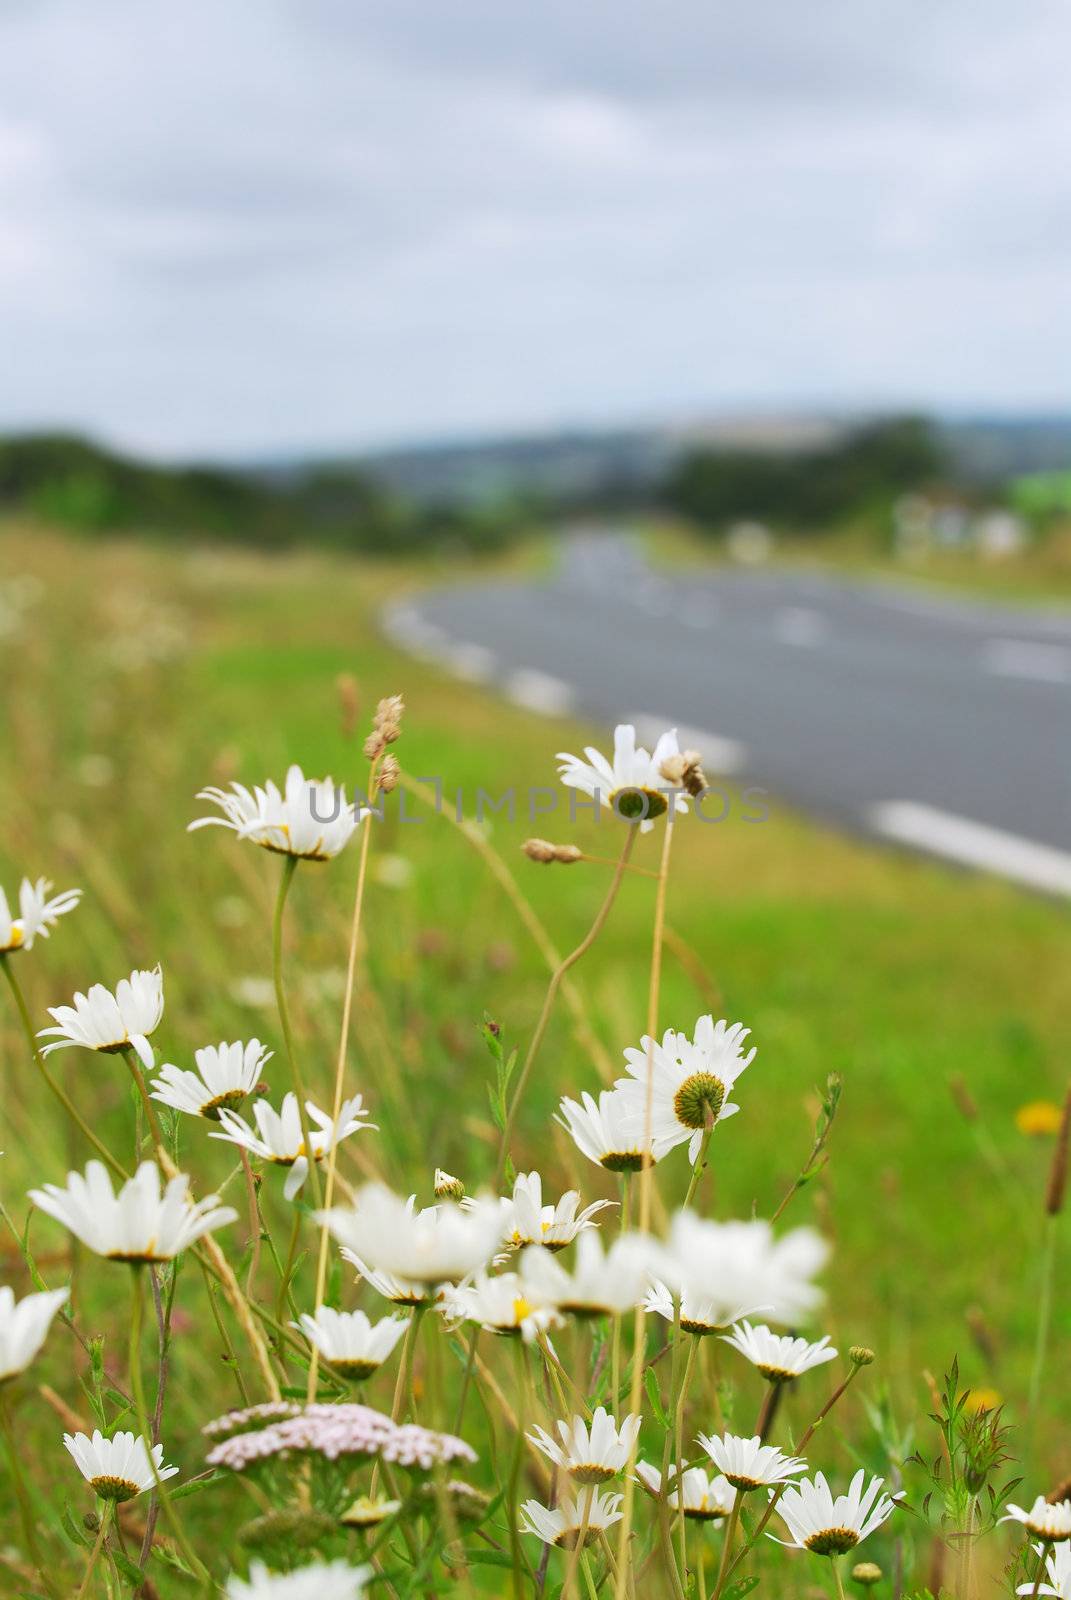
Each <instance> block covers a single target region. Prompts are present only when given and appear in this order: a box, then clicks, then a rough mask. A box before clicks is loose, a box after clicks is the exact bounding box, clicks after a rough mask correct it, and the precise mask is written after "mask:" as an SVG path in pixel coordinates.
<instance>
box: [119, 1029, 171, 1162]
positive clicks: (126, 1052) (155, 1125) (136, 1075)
mask: <svg viewBox="0 0 1071 1600" xmlns="http://www.w3.org/2000/svg"><path fill="white" fill-rule="evenodd" d="M120 1054H121V1055H122V1057H123V1060H124V1061H125V1062H126V1064H127V1066H128V1067H129V1069H130V1076H131V1077H132V1078H133V1080H134V1087H135V1088H136V1089H137V1091H138V1094H139V1095H140V1096H141V1104H142V1106H143V1108H144V1111H145V1119H146V1121H147V1122H148V1124H149V1132H150V1134H151V1135H152V1142H153V1144H154V1145H155V1146H156V1148H157V1150H162V1149H163V1148H164V1135H163V1132H162V1130H161V1128H160V1119H159V1117H158V1116H157V1115H156V1107H155V1106H154V1105H153V1103H152V1100H151V1099H150V1097H149V1090H148V1086H147V1084H146V1082H145V1078H144V1075H143V1073H142V1071H141V1066H140V1064H139V1062H138V1058H137V1056H136V1055H135V1054H134V1051H133V1048H132V1046H130V1045H128V1044H125V1045H124V1046H123V1048H122V1050H121V1052H120ZM139 1145H140V1140H139ZM137 1153H138V1157H139V1159H140V1156H141V1151H140V1148H139V1150H138V1152H137Z"/></svg>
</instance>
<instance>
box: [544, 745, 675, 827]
mask: <svg viewBox="0 0 1071 1600" xmlns="http://www.w3.org/2000/svg"><path fill="white" fill-rule="evenodd" d="M679 753H680V750H679V746H678V744H677V730H676V729H675V728H673V729H671V730H670V731H669V732H668V733H664V734H663V735H662V736H661V738H660V739H659V741H658V743H657V744H656V745H655V747H654V751H653V752H652V753H651V754H648V752H647V751H646V750H645V749H644V747H643V746H642V745H637V743H636V730H635V728H634V727H632V726H631V725H630V724H629V723H621V724H619V725H618V727H616V728H615V729H614V759H613V762H612V763H611V762H609V761H607V759H606V757H605V756H604V755H603V754H602V753H601V752H600V751H598V750H595V749H593V748H592V747H591V746H590V745H588V747H587V748H586V749H585V751H584V754H585V755H586V756H587V760H586V761H581V759H580V757H579V756H573V755H570V754H569V753H568V751H565V750H560V751H559V752H558V760H559V761H560V762H561V766H560V767H559V768H558V776H559V778H560V779H561V781H562V783H564V785H565V787H566V788H567V789H581V790H583V792H584V793H585V794H590V795H591V796H592V797H593V798H594V799H595V800H597V801H598V802H599V804H600V805H603V806H605V807H606V808H607V809H608V810H610V811H613V812H615V813H616V815H617V816H619V817H621V818H622V819H623V820H624V821H626V822H637V821H638V822H639V824H640V831H641V833H649V832H650V830H651V829H652V828H653V827H654V819H655V818H656V817H660V816H662V815H663V813H664V812H665V811H666V810H667V809H668V804H669V802H668V799H667V796H668V795H672V797H673V799H674V802H675V805H676V807H677V808H678V809H679V810H681V811H686V810H687V809H688V803H687V801H686V800H685V799H684V791H683V789H682V788H681V787H680V785H679V784H678V783H674V782H672V781H670V780H669V779H667V778H665V777H664V776H663V773H662V768H663V765H664V763H665V762H667V761H668V760H669V759H670V758H671V757H672V756H676V755H679Z"/></svg>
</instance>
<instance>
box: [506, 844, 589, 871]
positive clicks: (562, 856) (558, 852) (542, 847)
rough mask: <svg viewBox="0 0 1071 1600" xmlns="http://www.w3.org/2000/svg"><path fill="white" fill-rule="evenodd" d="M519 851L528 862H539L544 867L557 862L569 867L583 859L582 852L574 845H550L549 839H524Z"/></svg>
mask: <svg viewBox="0 0 1071 1600" xmlns="http://www.w3.org/2000/svg"><path fill="white" fill-rule="evenodd" d="M521 849H522V850H523V851H524V853H525V855H526V856H527V857H528V859H529V861H541V862H543V863H544V864H545V865H549V863H550V862H552V861H558V862H560V863H561V864H562V866H566V867H571V866H572V865H573V863H574V862H576V861H583V859H584V852H583V851H582V850H579V849H578V848H577V846H576V845H575V844H551V842H550V840H549V839H526V840H525V841H524V844H523V845H522V846H521Z"/></svg>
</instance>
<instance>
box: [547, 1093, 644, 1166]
mask: <svg viewBox="0 0 1071 1600" xmlns="http://www.w3.org/2000/svg"><path fill="white" fill-rule="evenodd" d="M580 1100H581V1104H579V1105H578V1104H577V1102H576V1101H575V1100H569V1099H564V1100H563V1101H562V1103H561V1113H562V1114H561V1116H557V1117H556V1118H555V1121H557V1122H559V1123H560V1124H561V1126H562V1127H563V1128H564V1129H565V1130H566V1132H567V1133H568V1134H569V1136H570V1137H571V1138H572V1140H573V1142H574V1144H575V1145H576V1147H577V1149H578V1150H580V1152H581V1153H582V1154H583V1155H586V1156H587V1158H588V1160H589V1161H594V1162H596V1163H597V1164H598V1165H599V1166H600V1167H605V1168H606V1170H607V1171H608V1172H639V1171H640V1170H641V1169H642V1167H643V1166H644V1165H645V1159H646V1164H651V1163H653V1162H655V1161H659V1160H661V1158H662V1156H664V1155H665V1153H666V1150H667V1148H669V1147H668V1146H666V1145H665V1144H664V1143H658V1142H655V1143H652V1141H651V1140H650V1139H645V1138H644V1126H643V1118H642V1117H640V1118H639V1119H637V1117H636V1112H635V1109H634V1107H633V1106H632V1105H631V1104H630V1102H629V1101H628V1099H627V1098H626V1097H625V1096H624V1095H623V1094H621V1092H620V1091H619V1090H614V1089H604V1090H603V1091H602V1093H601V1094H600V1095H599V1098H598V1100H597V1101H596V1100H594V1099H593V1098H592V1096H591V1095H590V1094H587V1093H586V1092H585V1093H584V1094H582V1095H581V1096H580Z"/></svg>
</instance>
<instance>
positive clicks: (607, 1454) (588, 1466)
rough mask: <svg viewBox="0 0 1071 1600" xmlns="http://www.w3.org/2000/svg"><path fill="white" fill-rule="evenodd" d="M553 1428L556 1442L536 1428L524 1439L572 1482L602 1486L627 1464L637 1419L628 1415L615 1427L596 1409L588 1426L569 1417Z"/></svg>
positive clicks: (636, 1433)
mask: <svg viewBox="0 0 1071 1600" xmlns="http://www.w3.org/2000/svg"><path fill="white" fill-rule="evenodd" d="M555 1426H556V1428H557V1430H558V1434H559V1437H560V1440H561V1442H560V1443H559V1442H558V1440H556V1439H553V1438H552V1437H551V1435H550V1434H549V1433H547V1432H546V1430H545V1429H544V1428H538V1427H537V1428H534V1429H533V1430H532V1432H531V1433H530V1434H529V1435H528V1438H529V1439H530V1441H531V1442H532V1444H534V1445H535V1447H536V1449H537V1450H542V1452H543V1454H544V1455H545V1456H547V1457H549V1459H550V1460H551V1461H553V1462H554V1464H555V1466H557V1467H561V1469H562V1471H563V1472H567V1473H568V1474H569V1476H570V1477H571V1478H572V1479H573V1482H574V1483H583V1484H589V1483H605V1482H606V1481H607V1479H608V1478H612V1477H613V1476H614V1475H615V1474H616V1473H618V1472H621V1471H623V1470H624V1468H625V1466H626V1465H627V1463H628V1460H629V1457H630V1455H631V1454H632V1449H633V1446H634V1445H635V1443H636V1439H637V1438H638V1436H639V1432H640V1419H639V1417H638V1416H636V1415H635V1414H634V1413H630V1414H629V1415H628V1416H627V1417H625V1419H624V1421H623V1422H622V1423H621V1426H620V1427H618V1425H617V1423H616V1422H615V1421H614V1419H613V1417H612V1416H611V1415H610V1413H609V1412H608V1411H607V1409H606V1407H605V1406H597V1407H596V1409H595V1412H594V1415H593V1416H592V1419H591V1423H590V1425H589V1424H588V1423H586V1422H585V1421H584V1419H583V1417H572V1418H571V1419H570V1420H569V1421H568V1422H563V1421H558V1422H557V1423H556V1424H555Z"/></svg>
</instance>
